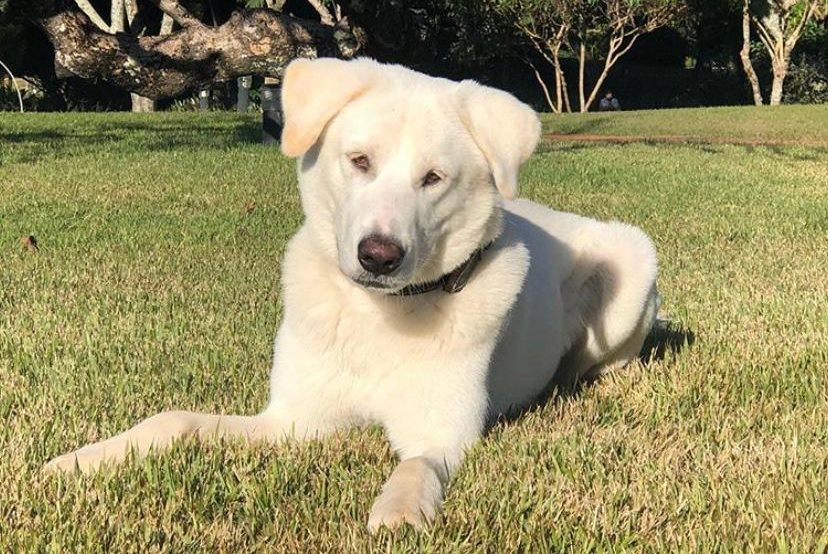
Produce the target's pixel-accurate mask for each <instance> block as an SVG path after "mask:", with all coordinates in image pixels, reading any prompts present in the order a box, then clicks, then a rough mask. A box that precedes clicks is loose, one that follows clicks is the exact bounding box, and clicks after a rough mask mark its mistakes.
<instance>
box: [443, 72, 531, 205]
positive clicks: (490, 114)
mask: <svg viewBox="0 0 828 554" xmlns="http://www.w3.org/2000/svg"><path fill="white" fill-rule="evenodd" d="M457 94H458V98H459V105H460V114H461V117H462V118H463V122H464V123H465V125H466V127H467V128H468V130H469V132H470V133H471V135H472V138H473V139H474V141H475V142H476V143H477V146H478V147H479V148H480V150H481V151H482V152H483V155H484V156H485V157H486V161H488V162H489V168H490V169H491V171H492V176H493V177H494V181H495V185H496V186H497V190H499V191H500V194H502V195H503V196H504V197H505V198H514V197H515V195H516V194H517V189H518V183H517V176H518V170H519V169H520V166H521V164H523V162H525V161H526V160H527V159H528V158H529V156H531V155H532V152H534V150H535V146H537V144H538V140H539V139H540V132H541V124H540V120H539V119H538V115H537V114H536V113H535V111H534V110H533V109H532V108H530V107H529V106H527V105H526V104H524V103H523V102H521V101H520V100H518V99H517V98H515V97H514V96H512V95H511V94H509V93H507V92H503V91H502V90H497V89H494V88H491V87H486V86H483V85H481V84H479V83H476V82H475V81H463V82H461V83H460V86H459V87H458V90H457Z"/></svg>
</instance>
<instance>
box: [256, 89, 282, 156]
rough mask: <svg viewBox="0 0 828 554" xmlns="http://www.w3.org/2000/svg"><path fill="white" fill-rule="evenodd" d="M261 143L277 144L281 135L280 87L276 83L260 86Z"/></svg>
mask: <svg viewBox="0 0 828 554" xmlns="http://www.w3.org/2000/svg"><path fill="white" fill-rule="evenodd" d="M261 92H262V144H279V142H280V141H281V136H282V125H283V123H284V122H283V120H282V89H281V87H280V86H279V85H276V84H272V83H270V84H265V85H263V86H262V89H261Z"/></svg>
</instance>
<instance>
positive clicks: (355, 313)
mask: <svg viewBox="0 0 828 554" xmlns="http://www.w3.org/2000/svg"><path fill="white" fill-rule="evenodd" d="M283 105H284V113H285V118H286V126H285V129H284V133H283V135H282V149H283V151H284V153H285V154H287V155H288V156H294V157H299V158H300V159H299V163H298V165H299V168H298V173H299V185H300V190H301V197H302V205H303V208H304V212H305V216H306V220H305V223H304V225H303V226H302V227H301V229H299V231H298V232H297V233H296V235H295V236H294V237H293V239H292V240H291V241H290V244H289V246H288V249H287V253H286V255H285V259H284V264H283V267H282V276H283V285H284V291H283V294H284V306H285V308H284V319H283V321H282V324H281V327H280V329H279V332H278V335H277V337H276V341H275V347H274V355H273V369H272V372H271V398H270V403H269V404H268V406H267V408H266V409H265V410H264V411H263V412H262V413H260V414H258V415H254V416H240V415H227V416H225V415H208V414H200V413H190V412H180V411H175V412H164V413H161V414H158V415H155V416H153V417H151V418H149V419H146V420H144V421H143V422H141V423H139V424H138V425H136V426H135V427H133V428H132V429H129V430H128V431H126V432H124V433H121V434H120V435H117V436H115V437H113V438H111V439H109V440H105V441H102V442H99V443H96V444H92V445H89V446H85V447H83V448H81V449H79V450H77V451H75V452H72V453H70V454H67V455H64V456H61V457H58V458H56V459H54V460H52V461H51V462H50V463H49V464H48V466H47V469H50V470H70V471H71V470H73V469H75V468H79V469H81V470H94V469H95V468H97V467H98V466H99V465H100V464H101V463H103V462H118V461H121V460H123V459H124V458H125V457H126V456H127V454H128V452H129V451H130V450H134V451H135V452H136V453H137V454H138V455H143V454H146V453H147V452H148V451H150V450H151V449H159V450H160V449H163V448H165V447H167V446H168V445H169V444H170V443H171V442H172V441H174V440H175V439H178V438H181V437H187V436H198V437H201V438H202V439H208V438H216V437H229V436H232V437H243V438H245V439H248V440H266V441H272V442H278V441H280V440H282V439H284V438H285V437H286V436H292V437H296V438H300V439H301V438H306V437H319V436H322V435H325V434H327V433H331V432H332V431H335V430H337V429H342V428H344V427H347V426H351V425H355V424H364V423H379V424H381V425H382V426H383V427H384V429H385V431H386V433H387V435H388V439H389V440H390V441H391V444H392V445H393V447H394V449H395V450H396V452H397V453H398V454H399V457H400V460H401V462H400V464H399V465H398V466H397V468H396V469H395V471H394V472H393V474H392V475H391V476H390V478H389V479H388V481H387V483H386V484H385V485H384V487H383V489H382V492H381V494H380V495H379V497H378V498H377V499H376V501H375V502H374V505H373V508H372V509H371V514H370V517H369V519H368V525H369V528H370V529H372V530H376V529H377V528H378V527H380V526H383V525H384V526H388V527H394V526H397V525H399V524H400V523H403V522H408V523H411V524H413V525H415V526H419V525H422V524H424V523H425V522H427V521H431V520H432V519H433V518H434V516H435V514H436V513H437V511H438V510H439V507H440V504H441V501H442V495H443V487H444V485H445V483H446V481H447V479H448V478H449V475H450V474H451V472H452V470H453V469H455V468H456V467H457V466H458V464H459V463H460V461H461V460H462V458H463V451H464V450H465V449H466V448H467V447H468V446H469V445H471V444H472V443H474V442H475V441H477V440H478V439H479V438H480V436H481V433H483V431H484V426H485V425H486V422H487V421H490V420H491V418H493V417H496V416H497V415H498V414H503V413H506V412H509V411H511V410H514V409H516V408H520V407H522V406H525V405H527V404H528V403H530V402H531V401H532V400H533V399H535V398H537V397H538V395H540V394H541V393H542V392H543V391H544V389H545V388H546V387H547V386H548V385H549V384H550V382H551V381H552V380H553V378H554V377H556V374H557V377H560V375H561V372H563V371H565V372H566V378H567V379H577V378H581V377H584V376H586V375H592V374H595V373H596V372H598V371H600V370H601V369H603V368H606V367H609V366H618V365H623V364H626V363H627V362H628V361H630V360H631V359H633V358H634V357H635V356H636V355H637V354H638V352H639V350H640V348H641V346H642V343H643V341H644V338H645V337H646V335H647V334H648V332H649V330H650V327H651V326H652V324H653V321H654V319H655V316H656V311H657V309H658V302H659V297H658V293H657V291H656V285H655V279H656V255H655V249H654V247H653V244H652V242H651V241H650V240H649V239H648V238H647V236H645V235H644V233H642V232H641V231H640V230H638V229H636V228H634V227H630V226H627V225H623V224H620V223H602V222H598V221H593V220H590V219H585V218H583V217H579V216H576V215H572V214H566V213H559V212H554V211H552V210H549V209H547V208H545V207H542V206H539V205H537V204H533V203H531V202H528V201H525V200H517V201H508V200H507V201H504V200H503V199H502V198H501V196H502V197H504V198H506V199H510V198H512V197H513V196H514V195H515V193H516V191H517V174H518V169H519V167H520V165H521V164H522V163H523V162H524V161H526V159H527V158H528V157H529V156H530V155H531V153H532V151H533V150H534V148H535V145H536V143H537V142H538V138H539V135H540V123H539V121H538V118H537V116H536V114H535V113H534V112H533V111H532V110H531V109H530V108H529V107H528V106H526V105H524V104H522V103H521V102H519V101H518V100H516V99H515V98H514V97H512V96H511V95H509V94H507V93H505V92H502V91H499V90H495V89H492V88H488V87H484V86H481V85H479V84H477V83H475V82H473V81H463V82H460V83H457V82H453V81H448V80H445V79H437V78H432V77H428V76H426V75H422V74H420V73H417V72H414V71H411V70H408V69H405V68H403V67H399V66H393V65H382V64H379V63H377V62H374V61H372V60H368V59H359V60H355V61H351V62H344V61H338V60H333V59H319V60H314V61H310V60H297V61H295V62H293V63H292V64H291V65H290V66H289V67H288V69H287V71H286V73H285V79H284V87H283ZM498 193H499V194H498ZM562 359H564V360H565V361H566V363H565V364H561V360H562ZM559 365H565V366H566V367H563V368H561V372H559V371H558V370H559V367H558V366H559Z"/></svg>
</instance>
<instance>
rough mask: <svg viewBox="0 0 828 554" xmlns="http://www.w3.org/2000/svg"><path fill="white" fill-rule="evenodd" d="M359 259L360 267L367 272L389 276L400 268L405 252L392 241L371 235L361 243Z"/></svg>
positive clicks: (358, 249)
mask: <svg viewBox="0 0 828 554" xmlns="http://www.w3.org/2000/svg"><path fill="white" fill-rule="evenodd" d="M357 257H358V258H359V265H361V266H362V267H364V268H365V270H366V271H368V272H370V273H372V274H373V275H388V274H389V273H393V272H394V271H395V270H396V269H397V268H398V267H400V264H401V263H402V261H403V258H404V257H405V250H403V249H402V246H400V245H399V244H398V243H397V242H396V241H394V240H392V239H389V238H387V237H382V236H379V235H371V236H369V237H365V238H364V239H362V240H361V241H359V247H358V248H357Z"/></svg>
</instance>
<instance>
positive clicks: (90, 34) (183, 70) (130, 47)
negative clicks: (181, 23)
mask: <svg viewBox="0 0 828 554" xmlns="http://www.w3.org/2000/svg"><path fill="white" fill-rule="evenodd" d="M41 24H42V25H43V28H44V30H45V31H46V33H47V35H48V36H49V39H50V40H51V42H52V44H53V45H54V47H55V71H56V73H57V75H58V76H59V77H68V76H78V77H82V78H86V79H92V80H102V81H106V82H109V83H111V84H113V85H116V86H118V87H121V88H123V89H125V90H128V91H130V92H134V93H137V94H139V95H141V96H148V97H150V98H155V99H159V98H170V97H173V96H178V95H180V94H183V93H185V92H187V91H189V90H192V89H193V88H196V87H199V86H201V85H204V84H208V83H212V82H217V81H227V80H230V79H234V78H236V77H238V76H241V75H250V74H254V75H275V76H281V74H282V72H283V71H284V69H285V66H287V64H288V63H289V62H290V61H291V60H292V59H294V58H297V57H309V58H312V57H317V56H333V57H339V58H350V57H352V56H354V54H356V52H357V50H358V49H359V48H360V46H361V44H360V43H359V42H358V41H357V40H356V39H355V38H354V35H353V34H352V33H351V32H350V29H349V28H348V26H347V23H346V21H345V20H343V21H340V22H339V23H338V24H337V25H336V26H334V27H329V26H326V25H321V24H319V23H316V22H313V21H308V20H303V19H297V18H295V17H291V16H286V15H279V14H275V13H273V12H272V11H270V10H266V9H264V10H241V11H237V12H235V13H233V15H232V16H231V17H230V19H229V20H228V21H227V22H226V23H224V24H223V25H221V26H219V27H206V26H203V25H193V26H188V27H185V28H183V29H181V30H179V31H176V32H175V33H172V34H170V35H168V36H164V37H160V36H156V37H133V36H129V35H124V34H119V35H108V34H105V33H101V32H100V31H97V30H95V29H93V28H91V26H90V25H89V22H88V20H87V19H86V17H84V16H83V15H82V14H79V13H76V12H63V13H61V14H58V15H56V16H54V17H51V18H48V19H45V20H42V21H41Z"/></svg>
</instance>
